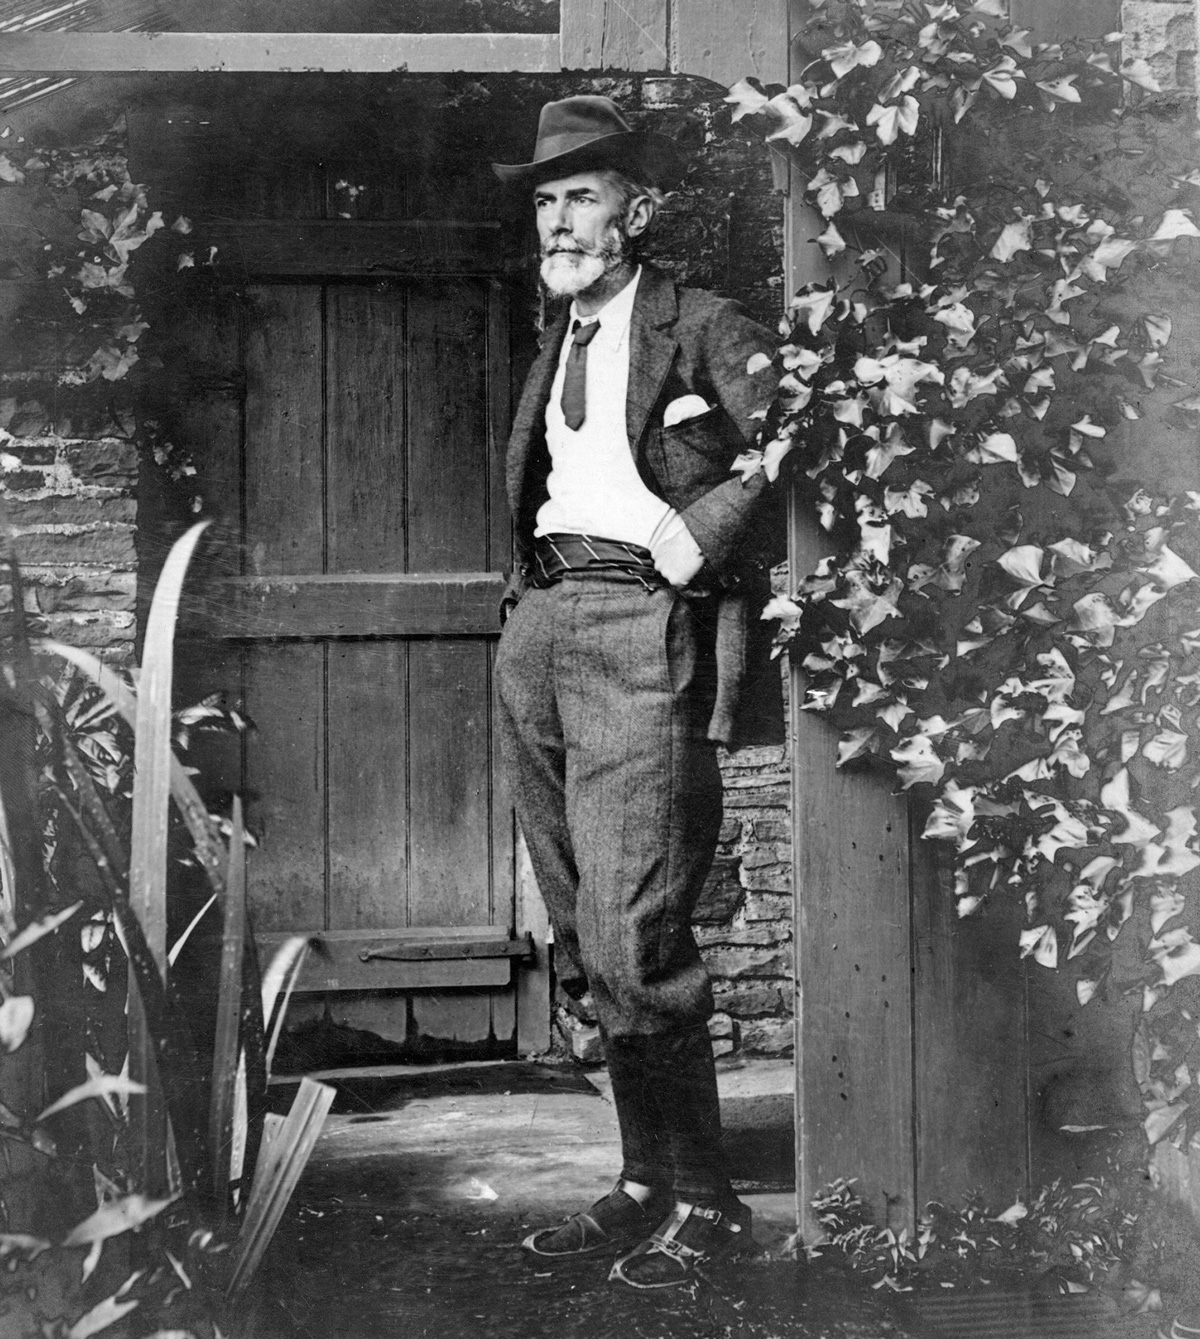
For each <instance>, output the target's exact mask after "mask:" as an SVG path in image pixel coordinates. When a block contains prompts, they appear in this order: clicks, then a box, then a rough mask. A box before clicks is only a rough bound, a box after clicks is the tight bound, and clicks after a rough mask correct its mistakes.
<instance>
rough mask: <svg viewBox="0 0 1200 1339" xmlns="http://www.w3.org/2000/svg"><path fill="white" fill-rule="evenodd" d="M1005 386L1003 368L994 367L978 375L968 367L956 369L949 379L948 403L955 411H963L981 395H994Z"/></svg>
mask: <svg viewBox="0 0 1200 1339" xmlns="http://www.w3.org/2000/svg"><path fill="white" fill-rule="evenodd" d="M1007 384H1008V382H1007V381H1006V380H1005V376H1004V369H1003V368H1000V367H994V368H992V370H991V371H990V372H986V373H982V374H980V373H976V372H973V371H972V370H971V369H970V368H969V367H957V368H955V369H954V372H953V373H952V374H951V377H950V403H951V405H952V406H953V407H954V408H955V409H965V408H966V406H967V405H968V404H970V402H971V401H972V400H974V399H977V398H978V397H979V396H981V395H995V394H997V393H998V391H999V389H1000V387H1001V386H1006V385H1007Z"/></svg>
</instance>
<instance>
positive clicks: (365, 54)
mask: <svg viewBox="0 0 1200 1339" xmlns="http://www.w3.org/2000/svg"><path fill="white" fill-rule="evenodd" d="M561 68H562V62H561V59H560V51H559V35H558V33H128V32H127V33H97V32H28V33H4V34H3V35H2V37H0V72H3V73H9V74H26V73H32V72H37V73H40V74H87V73H102V72H107V73H112V74H116V73H142V72H145V71H161V72H174V73H181V72H208V71H222V72H226V73H236V74H255V73H284V72H292V73H297V74H299V73H321V72H328V73H352V74H388V73H393V72H397V71H402V70H403V71H408V72H411V73H414V74H420V73H452V72H454V71H459V70H462V71H468V72H470V73H472V74H487V73H502V72H507V71H514V70H515V71H520V72H521V73H523V74H547V73H554V72H557V71H558V70H560V69H561Z"/></svg>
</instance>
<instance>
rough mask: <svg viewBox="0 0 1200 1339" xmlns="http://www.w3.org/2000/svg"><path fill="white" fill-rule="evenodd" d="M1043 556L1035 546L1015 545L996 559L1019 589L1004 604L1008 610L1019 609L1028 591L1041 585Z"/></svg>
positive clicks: (1042, 552)
mask: <svg viewBox="0 0 1200 1339" xmlns="http://www.w3.org/2000/svg"><path fill="white" fill-rule="evenodd" d="M1045 556H1046V555H1045V552H1044V551H1043V550H1042V549H1041V548H1040V547H1039V546H1038V545H1037V544H1017V545H1015V546H1014V547H1013V548H1011V549H1008V550H1007V551H1006V552H1004V553H1002V554H1001V555H1000V557H999V558H997V559H996V562H997V563H998V564H999V565H1000V566H1001V567H1002V568H1003V569H1004V570H1005V571H1006V572H1007V573H1008V575H1009V576H1010V577H1012V579H1013V580H1014V581H1015V582H1016V583H1017V584H1018V585H1019V586H1020V588H1021V589H1020V590H1017V591H1014V592H1013V594H1012V595H1010V596H1009V597H1008V599H1007V601H1006V603H1007V605H1008V607H1009V608H1010V609H1019V608H1020V607H1021V605H1022V604H1024V602H1025V598H1026V596H1027V595H1028V594H1029V593H1030V591H1032V590H1034V589H1035V588H1036V587H1038V586H1040V585H1042V576H1041V572H1042V560H1043V558H1045Z"/></svg>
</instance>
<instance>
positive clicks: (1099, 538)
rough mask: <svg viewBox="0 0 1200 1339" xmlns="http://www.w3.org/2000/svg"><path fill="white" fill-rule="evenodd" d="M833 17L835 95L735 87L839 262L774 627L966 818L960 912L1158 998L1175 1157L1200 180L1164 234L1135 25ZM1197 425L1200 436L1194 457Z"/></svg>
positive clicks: (782, 364)
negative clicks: (803, 499)
mask: <svg viewBox="0 0 1200 1339" xmlns="http://www.w3.org/2000/svg"><path fill="white" fill-rule="evenodd" d="M810 8H811V9H812V10H813V17H812V19H811V22H810V23H809V25H808V27H807V29H806V30H805V31H804V32H802V33H801V34H800V41H801V43H802V44H803V45H805V47H806V49H807V50H808V51H809V54H810V55H811V61H810V63H809V64H808V65H807V66H806V67H805V68H804V70H803V71H802V74H801V78H800V80H799V82H797V83H796V84H794V85H793V86H792V87H790V88H788V89H786V90H783V89H777V88H768V89H763V88H761V87H759V86H757V85H755V84H754V83H752V82H751V81H742V82H741V83H739V84H737V85H735V86H734V87H733V88H732V89H731V90H730V95H729V98H728V101H729V102H731V103H732V104H733V105H734V119H735V120H743V119H744V120H745V121H746V123H747V124H748V125H750V126H751V127H753V128H755V129H757V130H759V131H760V132H761V133H762V134H763V136H764V137H765V138H766V139H767V140H768V141H769V142H770V143H771V144H772V145H773V146H775V147H776V148H779V149H782V150H783V151H785V152H788V153H790V154H791V155H792V157H793V161H794V162H795V164H796V166H797V169H798V173H799V175H800V176H801V177H802V179H803V181H804V183H805V187H804V195H805V199H806V200H807V201H808V202H809V203H811V205H812V206H813V207H814V209H815V210H816V211H817V213H818V214H819V215H820V216H821V218H822V219H823V225H822V226H823V231H822V233H821V235H820V236H819V237H818V238H817V239H816V242H817V244H818V245H819V246H820V247H821V249H822V251H823V252H824V254H825V256H826V257H827V258H828V259H829V261H830V268H831V273H832V277H831V278H830V280H829V281H828V282H827V283H824V284H809V285H807V286H806V287H805V288H804V289H802V290H801V291H800V292H799V293H798V294H797V295H796V296H795V297H794V298H793V299H792V300H791V303H790V305H789V307H788V312H787V316H786V318H785V320H784V322H783V323H782V331H783V334H784V339H785V342H784V343H783V345H782V347H781V349H780V350H779V352H778V354H777V355H776V358H775V362H776V364H777V367H778V370H779V372H780V382H779V394H778V397H777V399H776V402H775V404H774V405H773V407H772V408H771V409H770V411H769V412H768V414H767V416H766V421H765V423H764V425H763V434H762V437H761V442H760V446H759V448H758V449H756V450H754V451H750V452H747V453H746V454H744V455H743V456H742V457H740V458H739V460H738V461H737V463H736V465H735V468H736V469H738V470H740V471H741V473H742V474H743V475H744V476H746V477H750V476H752V475H753V474H755V473H757V472H759V471H763V472H765V473H766V474H767V475H768V476H769V477H770V478H772V479H774V478H776V477H777V476H778V475H779V474H780V472H781V470H782V471H783V472H784V473H791V474H792V475H793V477H794V478H795V479H796V480H797V481H798V482H799V484H800V485H801V489H802V492H805V493H807V494H809V495H810V497H811V500H812V504H813V506H814V508H815V511H816V514H817V517H818V519H819V522H820V525H821V526H822V527H823V529H824V531H825V532H826V533H827V536H828V546H829V556H828V557H826V558H824V559H823V560H822V561H821V562H820V564H819V565H818V566H817V569H816V570H815V571H814V572H812V573H807V574H806V573H799V572H797V573H793V577H792V580H793V588H792V590H791V592H790V593H789V594H788V595H786V596H780V597H778V598H776V599H775V600H774V601H773V602H772V604H771V605H770V606H769V607H768V609H767V611H766V614H765V616H766V617H770V618H774V619H777V620H778V621H779V633H778V640H779V642H780V644H781V646H782V645H789V646H790V647H791V649H792V653H793V654H794V655H796V656H797V657H798V658H799V659H800V661H801V663H802V665H803V667H804V669H805V671H806V672H807V674H808V676H809V681H808V687H807V691H806V695H805V700H804V702H803V703H802V704H801V705H802V708H803V709H804V710H810V711H818V712H824V713H826V714H828V715H829V716H830V717H831V718H832V719H833V720H834V721H835V722H836V724H837V725H838V726H839V727H840V729H841V732H842V733H841V740H840V743H839V745H838V760H839V765H851V766H862V765H870V764H871V763H873V762H883V763H885V764H886V765H888V766H890V767H892V768H894V769H895V770H896V773H897V776H898V781H899V785H900V786H901V787H902V788H904V789H910V788H917V791H918V793H920V791H921V790H922V789H923V790H924V791H925V792H926V793H927V794H929V795H930V796H931V800H932V807H931V812H930V817H929V820H928V823H927V824H926V826H925V830H924V836H925V837H926V838H928V839H930V840H943V841H948V842H952V843H953V844H954V847H955V895H956V897H957V899H958V909H959V912H960V914H962V915H967V914H970V913H973V912H977V911H978V910H980V909H981V908H982V907H983V906H984V905H985V904H986V903H987V902H988V901H989V900H992V899H996V898H1000V897H1018V898H1020V899H1022V901H1023V903H1024V907H1025V911H1026V913H1027V918H1028V919H1027V926H1028V928H1027V929H1026V930H1025V932H1024V933H1023V934H1022V935H1021V940H1020V952H1021V953H1022V954H1023V955H1025V956H1032V957H1033V958H1034V960H1035V961H1036V962H1037V963H1039V964H1041V965H1042V966H1043V967H1046V968H1059V967H1062V966H1063V965H1064V964H1068V963H1069V964H1070V965H1071V967H1072V969H1074V970H1075V971H1076V980H1075V988H1076V991H1077V995H1078V998H1079V1000H1080V1002H1081V1003H1084V1004H1086V1003H1087V1002H1088V1001H1089V1000H1091V999H1093V998H1104V997H1111V996H1112V995H1115V994H1118V993H1131V992H1132V993H1136V994H1138V995H1140V997H1141V1000H1142V1005H1143V1013H1142V1019H1141V1022H1140V1024H1139V1027H1138V1029H1137V1033H1136V1037H1135V1043H1134V1068H1135V1073H1136V1077H1137V1080H1138V1083H1139V1085H1140V1087H1141V1091H1142V1094H1143V1098H1144V1101H1145V1107H1146V1119H1145V1130H1146V1134H1147V1137H1148V1139H1149V1141H1150V1143H1151V1144H1153V1143H1155V1142H1157V1141H1158V1140H1160V1139H1162V1138H1164V1137H1172V1138H1176V1139H1179V1138H1183V1137H1185V1136H1190V1135H1191V1134H1193V1133H1195V1132H1197V1131H1200V1030H1198V1025H1197V1020H1198V1019H1200V943H1197V942H1196V939H1195V937H1194V935H1193V932H1192V928H1191V923H1193V922H1194V920H1195V916H1196V913H1197V912H1198V911H1200V901H1198V897H1200V895H1198V893H1197V889H1196V885H1195V882H1194V871H1195V870H1196V869H1197V867H1200V854H1198V853H1197V849H1196V830H1197V815H1196V808H1195V801H1196V790H1197V787H1200V756H1198V755H1197V753H1196V749H1195V743H1194V740H1195V734H1196V725H1197V720H1196V712H1197V706H1198V704H1200V608H1198V605H1200V585H1198V584H1197V572H1196V570H1195V568H1196V567H1200V529H1198V525H1197V518H1198V513H1200V477H1196V476H1200V468H1198V467H1197V464H1196V461H1195V458H1194V429H1195V426H1196V423H1197V414H1198V413H1200V398H1198V397H1197V396H1196V393H1195V388H1194V387H1193V386H1191V385H1190V384H1189V383H1188V382H1186V381H1184V380H1180V379H1179V377H1186V376H1187V375H1188V372H1187V371H1186V370H1183V369H1181V370H1179V371H1178V373H1176V371H1175V369H1173V367H1172V362H1171V360H1170V355H1169V353H1168V351H1167V349H1168V344H1169V341H1170V338H1171V333H1172V324H1173V321H1172V315H1171V313H1170V311H1169V310H1163V307H1164V306H1169V305H1170V296H1171V295H1172V294H1174V296H1175V298H1176V301H1177V302H1179V303H1180V305H1179V306H1178V307H1177V308H1176V314H1175V319H1176V323H1178V321H1179V318H1180V317H1181V316H1182V314H1183V312H1184V310H1185V309H1186V299H1181V298H1180V296H1179V294H1178V288H1177V287H1175V288H1173V284H1175V281H1176V279H1181V280H1184V281H1190V282H1192V283H1193V284H1194V282H1195V279H1194V275H1192V276H1190V278H1189V275H1188V274H1187V272H1186V267H1187V265H1188V263H1189V261H1190V260H1191V258H1192V257H1194V254H1195V253H1194V249H1193V248H1194V240H1192V239H1196V238H1200V228H1198V227H1197V224H1196V216H1195V215H1194V213H1193V210H1192V207H1191V206H1192V203H1193V202H1194V201H1195V200H1196V198H1197V189H1198V188H1200V172H1197V171H1191V172H1188V171H1187V169H1186V168H1181V167H1180V166H1179V162H1178V160H1176V162H1175V163H1173V164H1169V165H1168V164H1166V163H1158V164H1154V163H1153V154H1152V153H1151V156H1150V159H1148V160H1147V161H1148V162H1150V163H1151V165H1152V166H1156V168H1157V170H1158V179H1159V182H1160V184H1161V190H1160V192H1159V194H1160V195H1164V193H1165V203H1161V202H1160V203H1158V204H1156V205H1155V207H1154V209H1153V212H1148V211H1147V209H1146V205H1145V203H1144V201H1143V199H1142V198H1141V196H1140V195H1138V194H1137V193H1135V192H1131V191H1122V190H1119V189H1115V188H1114V187H1113V186H1112V183H1111V182H1110V181H1107V180H1106V177H1105V173H1104V171H1103V159H1104V153H1105V151H1106V150H1105V145H1112V146H1115V147H1112V149H1111V152H1112V153H1114V154H1116V155H1118V156H1120V155H1122V154H1124V155H1134V156H1136V155H1142V156H1145V155H1146V154H1147V152H1148V150H1147V149H1146V147H1145V146H1144V144H1142V145H1141V146H1140V147H1139V144H1138V141H1137V139H1136V136H1130V135H1129V134H1128V133H1127V130H1126V127H1127V126H1128V125H1129V124H1130V120H1129V118H1131V117H1134V116H1136V115H1137V112H1136V110H1131V107H1132V105H1133V104H1136V103H1138V102H1141V101H1145V100H1147V99H1149V98H1150V97H1151V95H1154V94H1156V93H1157V92H1159V90H1158V87H1157V85H1156V84H1155V82H1154V80H1153V77H1152V75H1151V73H1150V71H1149V69H1148V67H1147V66H1146V64H1145V62H1143V61H1139V60H1126V61H1123V62H1122V60H1121V56H1120V34H1108V35H1106V36H1104V37H1102V38H1099V39H1097V40H1095V41H1085V40H1074V41H1071V42H1065V43H1054V44H1047V43H1038V42H1037V41H1036V39H1035V36H1034V34H1031V33H1030V32H1027V31H1022V30H1018V29H1015V28H1013V27H1012V26H1011V25H1009V24H1008V23H1007V21H1006V19H1005V17H1004V15H1005V7H1004V6H1003V5H1001V4H1000V3H998V2H997V0H982V3H979V4H975V5H967V4H965V3H964V4H962V5H960V6H956V5H954V4H916V3H908V2H907V0H906V2H904V3H891V4H885V3H880V2H878V0H877V2H876V3H874V4H867V3H865V0H847V2H846V3H841V4H837V5H834V4H829V5H825V4H824V3H819V2H814V3H811V4H810ZM1149 106H1150V108H1151V109H1152V108H1153V103H1152V102H1151V103H1150V104H1149ZM1122 136H1124V138H1122ZM1106 137H1107V138H1106ZM1097 146H1099V149H1098V150H1097ZM1172 171H1173V172H1175V173H1176V174H1177V175H1175V176H1174V177H1173V178H1172V177H1171V176H1170V173H1171V172H1172ZM1182 173H1186V175H1182ZM898 239H902V246H903V261H904V271H903V272H900V273H898V272H897V268H896V263H897V260H898V259H900V258H901V257H900V255H899V249H900V245H901V242H899V241H898ZM1146 294H1150V295H1151V296H1152V297H1154V298H1155V304H1154V305H1153V306H1152V307H1149V308H1147V307H1145V306H1144V305H1143V302H1144V298H1145V295H1146ZM1164 297H1165V298H1166V299H1167V301H1166V302H1165V303H1164V302H1161V301H1158V299H1161V298H1164ZM759 366H761V365H759ZM752 370H758V369H756V368H755V369H752ZM1164 396H1166V397H1168V400H1169V403H1168V405H1167V407H1166V408H1165V409H1164V408H1163V406H1162V404H1161V401H1162V399H1163V397H1164ZM1151 403H1153V404H1156V405H1158V412H1159V418H1158V419H1156V420H1155V431H1154V432H1147V431H1145V430H1146V428H1147V424H1148V423H1149V422H1150V420H1149V418H1145V416H1146V414H1147V405H1148V404H1151ZM1163 414H1165V415H1166V418H1165V420H1164V419H1163V418H1162V415H1163ZM1144 418H1145V421H1144V422H1139V420H1143V419H1144ZM1164 421H1165V422H1167V423H1168V424H1174V427H1175V428H1183V429H1184V430H1186V432H1187V434H1188V439H1189V443H1190V445H1191V447H1192V450H1191V451H1190V452H1189V455H1188V457H1187V459H1186V460H1185V459H1180V458H1176V459H1175V461H1174V464H1173V465H1170V464H1169V465H1166V466H1163V467H1161V468H1160V467H1159V466H1158V465H1154V466H1151V465H1150V464H1149V462H1151V461H1153V460H1155V459H1156V457H1155V450H1156V449H1158V447H1160V446H1161V443H1158V444H1157V445H1156V441H1155V435H1156V433H1157V434H1158V435H1159V436H1161V432H1160V429H1161V427H1162V423H1163V422H1164ZM1159 456H1160V457H1161V450H1160V451H1159ZM1189 462H1190V463H1189ZM1139 463H1141V464H1142V465H1144V466H1147V468H1148V469H1149V472H1148V473H1145V474H1144V477H1141V478H1140V479H1139V478H1137V466H1138V464H1139ZM1189 470H1190V471H1191V475H1190V476H1189V473H1188V471H1189ZM1131 480H1133V482H1131ZM1015 947H1016V946H1014V949H1015ZM1131 947H1132V951H1130V950H1131Z"/></svg>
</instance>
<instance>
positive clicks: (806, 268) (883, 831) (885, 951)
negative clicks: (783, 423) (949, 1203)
mask: <svg viewBox="0 0 1200 1339" xmlns="http://www.w3.org/2000/svg"><path fill="white" fill-rule="evenodd" d="M791 13H792V23H793V29H792V30H793V31H796V30H797V29H798V26H799V24H800V23H802V22H803V20H804V18H805V17H806V16H807V5H806V4H805V3H804V0H792V9H791ZM788 45H789V49H790V50H793V51H794V50H795V47H794V44H792V43H791V42H789V44H788ZM793 59H796V58H795V57H794V58H793ZM801 63H802V62H801ZM821 228H822V224H821V222H820V220H818V219H817V218H816V216H815V215H814V214H813V212H812V211H811V210H810V209H809V207H808V206H807V205H806V204H805V203H804V200H803V198H802V194H801V183H799V182H798V181H797V180H796V175H795V173H793V180H792V183H791V189H790V190H789V193H788V199H787V206H786V224H785V231H784V238H785V252H784V271H785V283H784V289H785V294H786V295H787V296H790V295H791V294H792V293H794V292H795V291H796V289H797V288H800V287H801V286H802V285H804V284H806V283H813V282H817V283H821V282H824V281H826V280H827V279H829V278H830V277H831V276H833V275H834V274H835V271H834V269H832V268H831V267H830V266H829V264H828V263H827V262H826V261H825V259H824V257H823V255H822V253H821V250H820V248H819V247H818V246H816V245H815V243H814V242H813V241H812V240H811V239H812V238H815V237H816V235H817V234H818V233H819V232H820V231H821ZM841 277H843V278H844V277H848V275H843V276H841ZM823 547H824V546H823V542H822V537H821V535H820V532H819V531H818V529H817V527H816V521H815V519H814V517H813V516H812V515H811V512H810V511H809V510H807V509H802V508H801V507H800V506H799V505H798V502H797V498H796V495H795V493H794V492H793V495H792V499H791V505H790V507H789V542H788V558H789V564H790V570H791V573H792V579H793V580H796V579H797V578H798V577H799V576H801V575H803V574H804V573H807V572H811V571H812V570H813V568H814V567H815V565H816V563H817V562H818V560H819V559H820V557H821V553H822V550H823ZM804 686H805V675H804V674H803V672H802V671H801V669H800V666H799V664H796V663H794V664H793V665H792V669H791V679H790V695H791V710H790V737H789V744H790V747H791V758H792V824H793V833H792V850H793V853H794V855H793V868H792V879H793V894H794V898H795V911H794V925H795V928H794V953H795V974H796V1000H795V1019H796V1021H795V1036H796V1041H795V1052H796V1116H795V1121H796V1213H797V1222H798V1226H799V1227H800V1229H801V1231H802V1232H803V1234H804V1238H805V1240H806V1241H810V1242H811V1241H814V1240H816V1239H817V1238H818V1237H819V1235H820V1231H819V1228H818V1227H817V1224H816V1222H815V1220H814V1219H813V1217H812V1210H811V1201H812V1198H813V1195H814V1194H815V1193H816V1192H817V1191H819V1190H820V1189H821V1187H822V1186H823V1185H825V1184H827V1183H828V1182H830V1181H833V1180H835V1179H837V1178H838V1177H857V1178H858V1185H857V1189H858V1191H859V1193H860V1194H861V1195H862V1196H863V1198H864V1199H865V1200H866V1201H867V1203H868V1204H869V1205H870V1207H871V1209H872V1212H873V1213H874V1215H875V1217H876V1221H878V1222H880V1223H882V1224H885V1225H886V1226H889V1227H892V1228H894V1229H896V1230H899V1229H900V1228H902V1227H911V1226H912V1224H913V1220H914V1205H915V1184H914V1176H915V1173H914V1145H913V1124H914V1119H915V1112H914V1098H913V1052H912V987H911V976H910V952H911V950H910V938H911V913H910V896H909V833H908V806H907V801H906V799H905V797H904V796H902V795H895V794H893V793H892V790H893V783H892V781H891V779H890V778H889V777H885V776H879V775H877V774H872V773H867V772H863V771H855V772H840V771H838V769H837V768H836V766H835V760H836V741H837V736H836V732H835V731H834V730H833V729H832V727H831V726H830V725H829V724H828V722H826V721H824V720H822V719H820V718H819V717H816V716H813V715H811V714H810V713H808V712H804V711H802V710H800V707H801V703H802V702H803V700H804Z"/></svg>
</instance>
